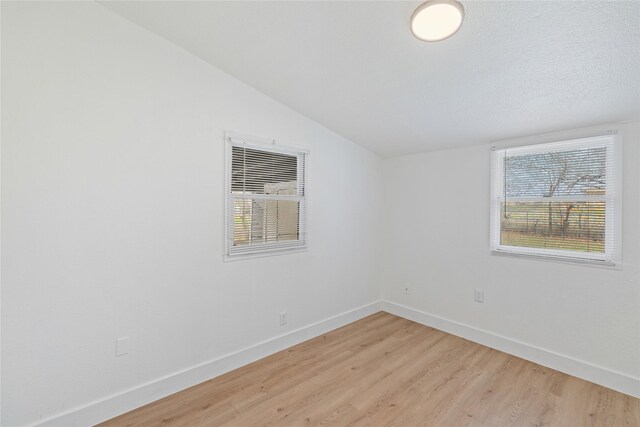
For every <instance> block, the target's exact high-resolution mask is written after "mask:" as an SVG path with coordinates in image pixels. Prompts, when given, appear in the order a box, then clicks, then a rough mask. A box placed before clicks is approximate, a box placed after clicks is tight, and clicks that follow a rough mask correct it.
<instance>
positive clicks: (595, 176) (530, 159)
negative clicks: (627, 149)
mask: <svg viewBox="0 0 640 427" xmlns="http://www.w3.org/2000/svg"><path fill="white" fill-rule="evenodd" d="M616 139H617V136H616V135H615V134H608V135H603V136H597V137H591V138H583V139H576V140H571V141H562V142H556V143H548V144H538V145H529V146H524V147H514V148H503V149H494V151H493V156H492V182H491V249H492V250H494V251H498V252H500V251H502V252H512V253H520V254H529V255H541V256H548V257H559V258H571V259H575V260H585V261H603V262H607V263H614V264H615V263H616V262H617V260H618V259H619V255H620V254H619V250H618V248H619V247H620V242H619V234H618V231H619V230H618V229H619V226H620V224H619V223H618V222H619V220H618V217H619V206H618V205H619V203H618V200H619V197H618V196H619V194H618V192H619V188H616V187H617V186H618V185H619V184H617V183H616V181H617V178H616V177H617V175H616V173H617V172H618V171H617V170H616V167H617V165H616V152H615V150H616Z"/></svg>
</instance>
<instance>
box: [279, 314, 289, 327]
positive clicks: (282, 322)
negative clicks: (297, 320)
mask: <svg viewBox="0 0 640 427" xmlns="http://www.w3.org/2000/svg"><path fill="white" fill-rule="evenodd" d="M287 321H288V319H287V312H286V311H283V312H281V313H280V326H284V325H286V324H287Z"/></svg>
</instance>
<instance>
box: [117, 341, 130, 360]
mask: <svg viewBox="0 0 640 427" xmlns="http://www.w3.org/2000/svg"><path fill="white" fill-rule="evenodd" d="M125 354H129V337H122V338H118V339H117V340H116V357H119V356H124V355H125Z"/></svg>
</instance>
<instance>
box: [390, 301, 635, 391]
mask: <svg viewBox="0 0 640 427" xmlns="http://www.w3.org/2000/svg"><path fill="white" fill-rule="evenodd" d="M380 307H381V309H382V310H384V311H386V312H388V313H391V314H394V315H396V316H400V317H403V318H405V319H408V320H412V321H414V322H417V323H421V324H423V325H426V326H430V327H432V328H435V329H439V330H441V331H444V332H448V333H450V334H453V335H457V336H459V337H462V338H465V339H468V340H470V341H473V342H477V343H479V344H482V345H486V346H487V347H491V348H495V349H496V350H500V351H504V352H505V353H509V354H512V355H514V356H518V357H520V358H522V359H526V360H529V361H531V362H534V363H537V364H539V365H543V366H546V367H548V368H551V369H555V370H556V371H560V372H564V373H566V374H569V375H573V376H574V377H578V378H582V379H584V380H587V381H591V382H593V383H596V384H600V385H603V386H605V387H608V388H610V389H613V390H616V391H619V392H622V393H625V394H628V395H630V396H634V397H638V398H640V378H634V377H632V376H630V375H626V374H623V373H621V372H616V371H612V370H610V369H607V368H604V367H602V366H597V365H594V364H591V363H589V362H585V361H582V360H578V359H575V358H573V357H570V356H566V355H563V354H559V353H556V352H553V351H551V350H546V349H543V348H540V347H536V346H534V345H531V344H527V343H524V342H521V341H517V340H514V339H511V338H508V337H505V336H501V335H498V334H494V333H492V332H489V331H485V330H482V329H478V328H475V327H473V326H469V325H465V324H463V323H460V322H455V321H453V320H449V319H445V318H443V317H440V316H436V315H433V314H429V313H426V312H424V311H420V310H416V309H414V308H410V307H407V306H404V305H401V304H396V303H393V302H390V301H384V300H383V301H381V304H380Z"/></svg>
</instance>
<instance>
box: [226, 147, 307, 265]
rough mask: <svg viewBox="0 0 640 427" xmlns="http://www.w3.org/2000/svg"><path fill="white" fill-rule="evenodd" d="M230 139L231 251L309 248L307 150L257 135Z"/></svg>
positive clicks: (228, 221) (228, 244)
mask: <svg viewBox="0 0 640 427" xmlns="http://www.w3.org/2000/svg"><path fill="white" fill-rule="evenodd" d="M226 139H227V143H228V147H227V149H228V155H227V213H226V254H227V256H230V257H233V256H238V255H251V254H260V253H270V252H283V251H293V250H300V249H304V248H306V246H307V232H306V222H305V219H306V188H305V161H306V156H307V152H306V151H304V150H297V149H292V148H288V147H280V146H277V145H275V144H274V142H273V141H272V142H271V144H265V143H264V142H263V141H258V140H256V139H255V138H246V137H240V136H229V135H227V137H226Z"/></svg>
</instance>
